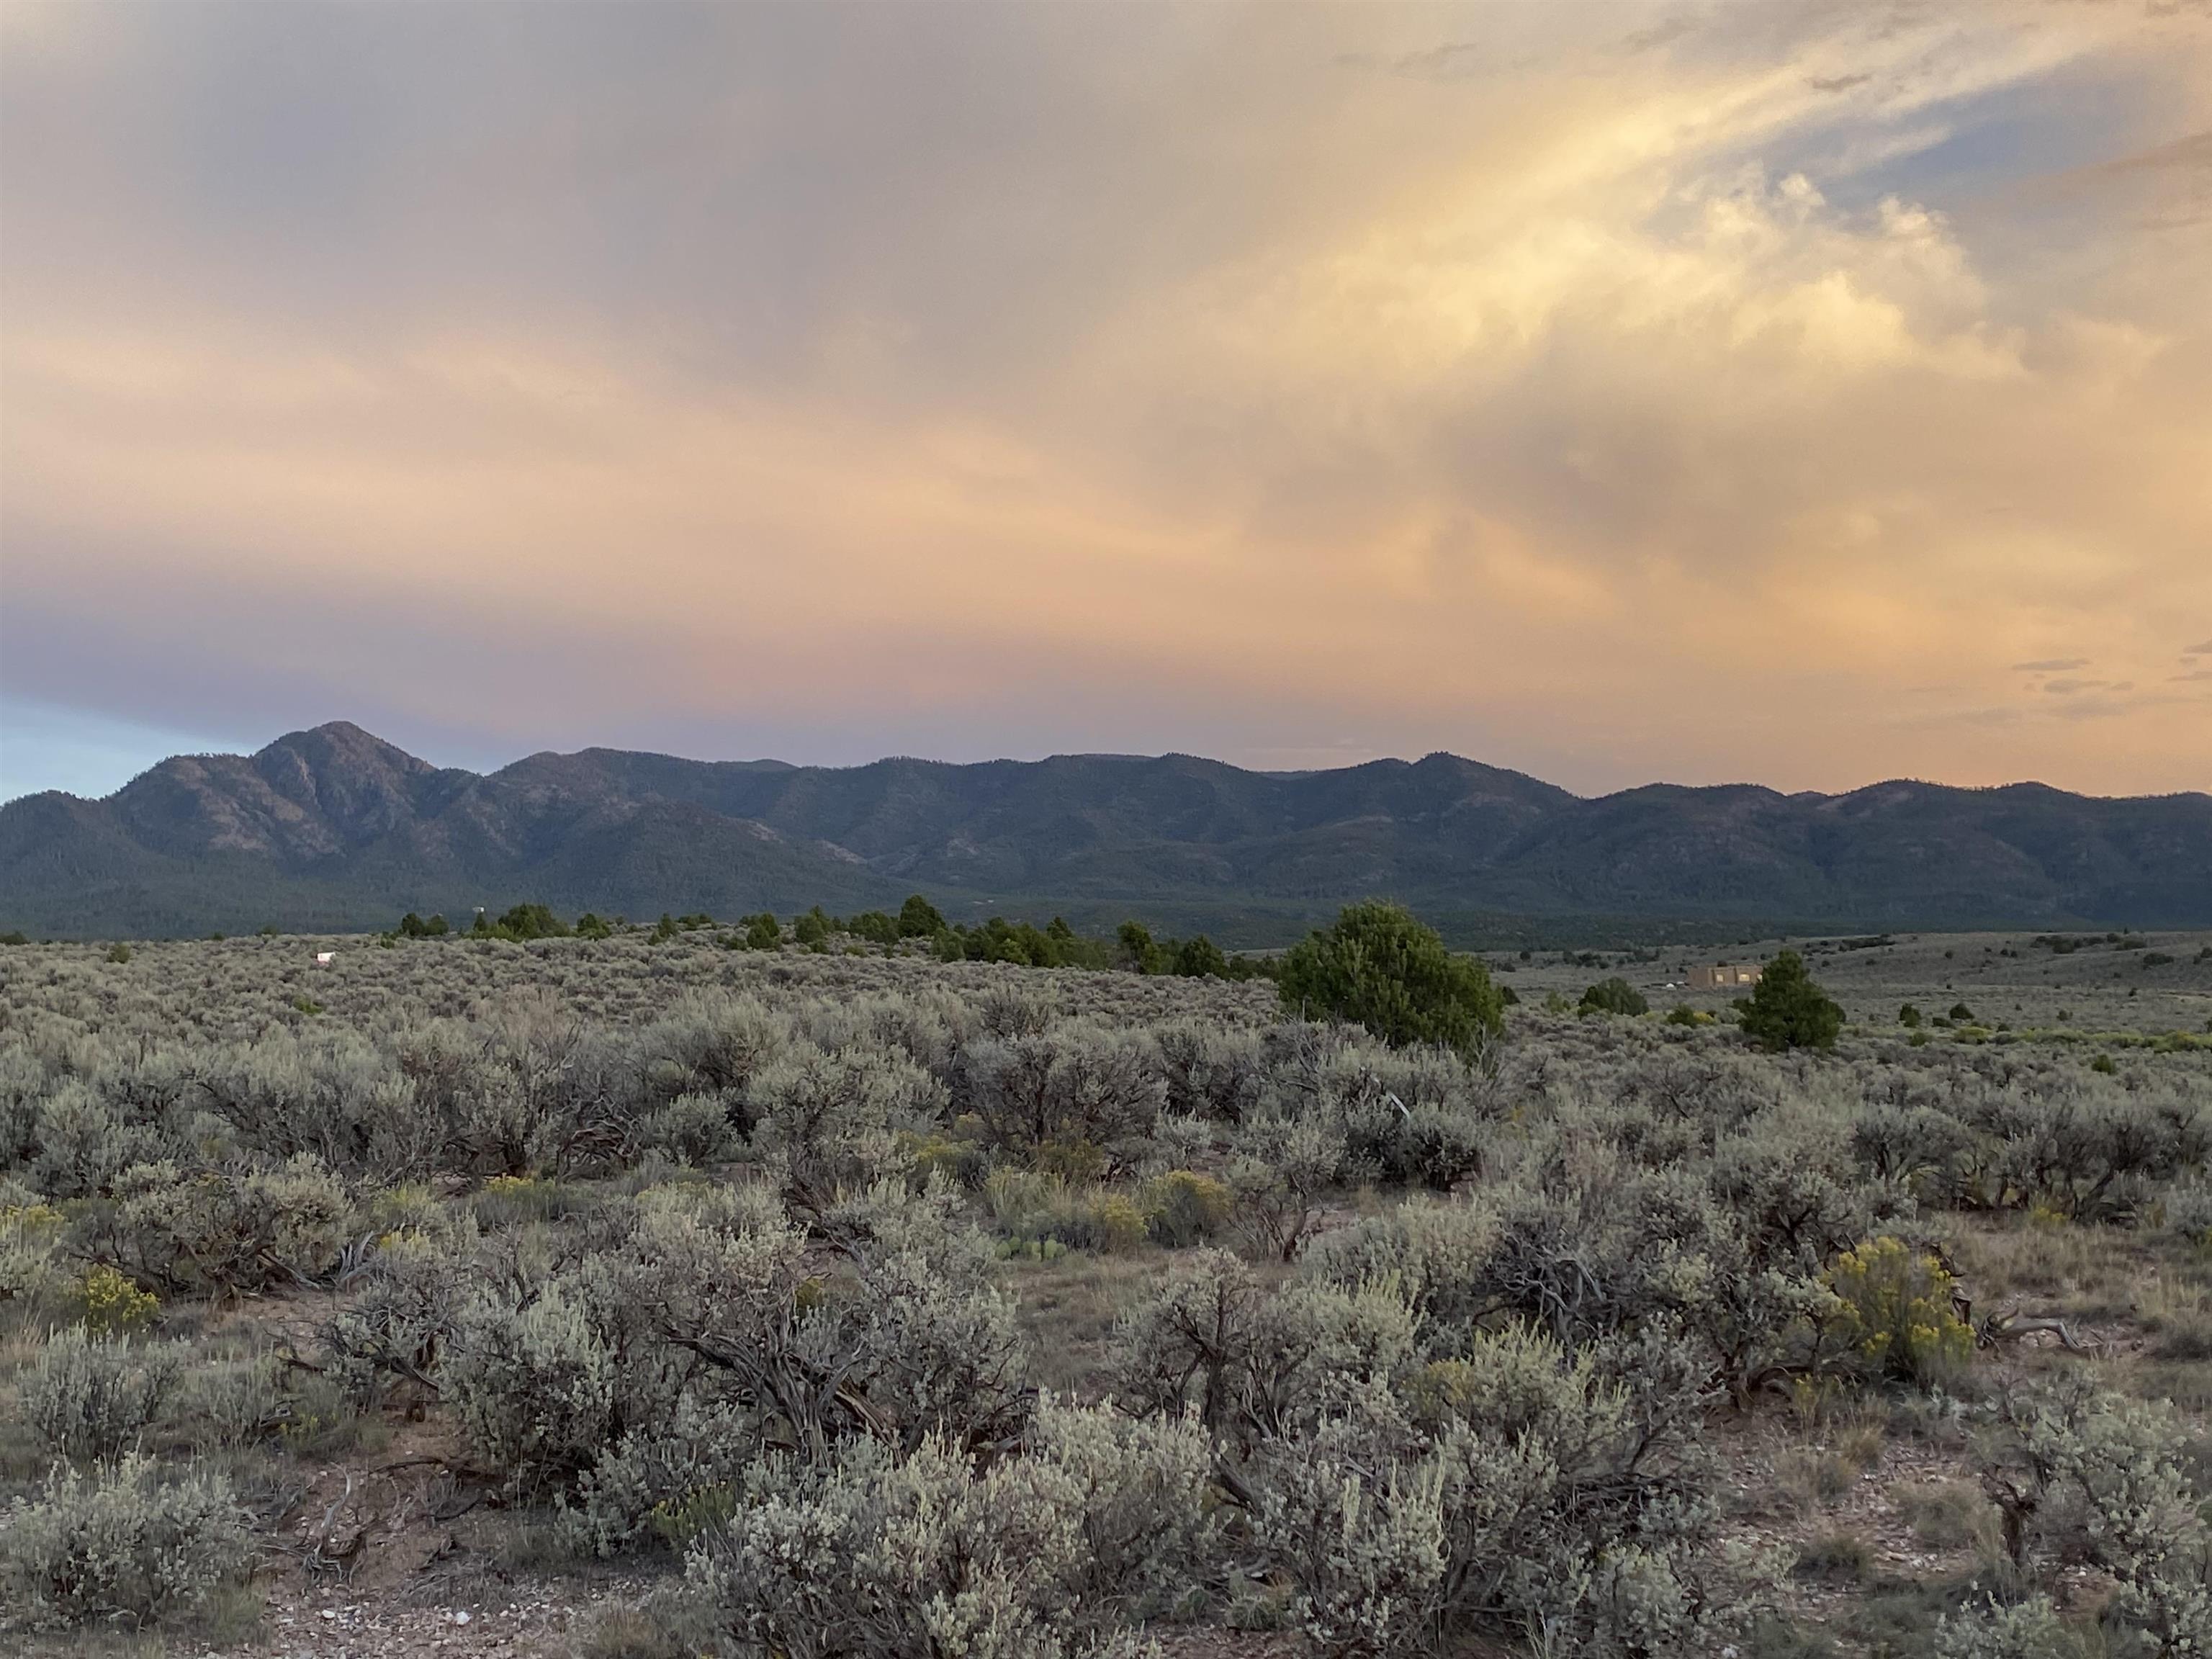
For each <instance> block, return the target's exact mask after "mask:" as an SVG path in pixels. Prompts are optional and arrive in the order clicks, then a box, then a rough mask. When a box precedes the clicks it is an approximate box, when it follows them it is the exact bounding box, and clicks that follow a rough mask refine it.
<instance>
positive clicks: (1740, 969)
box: [1690, 962, 1766, 991]
mask: <svg viewBox="0 0 2212 1659" xmlns="http://www.w3.org/2000/svg"><path fill="white" fill-rule="evenodd" d="M1765 971H1766V970H1765V969H1764V968H1761V967H1760V966H1759V964H1758V963H1755V962H1714V963H1699V964H1698V965H1697V966H1696V967H1694V968H1692V969H1690V988H1691V989H1692V990H1693V991H1725V990H1732V989H1734V988H1735V987H1737V986H1740V985H1756V984H1758V983H1759V975H1761V974H1763V973H1765Z"/></svg>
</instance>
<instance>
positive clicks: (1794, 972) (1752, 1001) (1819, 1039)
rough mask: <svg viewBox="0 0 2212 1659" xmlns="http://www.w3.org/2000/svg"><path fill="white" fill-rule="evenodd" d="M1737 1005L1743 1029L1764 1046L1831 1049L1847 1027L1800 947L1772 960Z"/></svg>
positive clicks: (1840, 1009)
mask: <svg viewBox="0 0 2212 1659" xmlns="http://www.w3.org/2000/svg"><path fill="white" fill-rule="evenodd" d="M1737 1006H1738V1007H1740V1008H1741V1010H1742V1012H1743V1034H1744V1035H1745V1036H1747V1037H1749V1038H1750V1039H1751V1040H1752V1041H1753V1042H1756V1043H1758V1044H1759V1046H1760V1047H1762V1048H1772V1049H1777V1050H1779V1049H1784V1048H1834V1047H1835V1046H1836V1037H1837V1035H1838V1033H1839V1032H1841V1031H1842V1030H1843V1029H1844V1011H1843V1009H1842V1008H1840V1007H1839V1006H1837V1005H1836V1003H1835V1002H1833V1001H1832V1000H1830V998H1829V996H1828V994H1827V993H1826V991H1824V990H1822V989H1821V988H1820V983H1819V981H1816V980H1814V977H1813V976H1812V975H1810V974H1809V973H1808V972H1806V971H1805V958H1804V957H1801V956H1799V955H1798V954H1797V952H1796V951H1783V952H1782V953H1781V954H1780V955H1778V956H1777V957H1775V958H1774V960H1773V961H1771V962H1770V963H1767V964H1766V971H1765V973H1764V974H1762V975H1760V976H1759V983H1758V984H1757V985H1754V986H1753V987H1752V991H1751V994H1750V995H1749V996H1748V997H1746V998H1744V999H1743V1000H1741V1002H1739V1003H1738V1005H1737Z"/></svg>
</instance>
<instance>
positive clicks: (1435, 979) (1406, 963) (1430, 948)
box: [1279, 900, 1505, 1050]
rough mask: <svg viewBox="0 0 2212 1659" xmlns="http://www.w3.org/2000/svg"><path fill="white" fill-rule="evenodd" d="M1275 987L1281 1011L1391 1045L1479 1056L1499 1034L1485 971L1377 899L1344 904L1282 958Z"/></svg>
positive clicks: (1498, 1007) (1498, 1003)
mask: <svg viewBox="0 0 2212 1659" xmlns="http://www.w3.org/2000/svg"><path fill="white" fill-rule="evenodd" d="M1279 984H1280V987H1281V996H1282V1005H1283V1007H1284V1010H1285V1012H1290V1013H1297V1014H1304V1015H1305V1016H1307V1017H1309V1018H1314V1017H1322V1018H1333V1019H1346V1020H1354V1021H1357V1022H1358V1024H1362V1025H1364V1026H1365V1027H1366V1028H1367V1029H1368V1030H1369V1031H1370V1032H1372V1033H1373V1034H1374V1035H1375V1036H1378V1037H1381V1038H1382V1039H1383V1041H1384V1042H1389V1043H1391V1044H1393V1045H1395V1046H1403V1045H1405V1044H1407V1043H1415V1042H1437V1043H1443V1044H1444V1045H1446V1046H1448V1047H1450V1048H1458V1049H1462V1050H1471V1049H1477V1048H1481V1047H1482V1046H1483V1045H1484V1044H1486V1043H1487V1042H1489V1041H1490V1039H1491V1038H1492V1037H1494V1036H1497V1035H1498V1032H1499V1031H1501V1030H1504V1022H1505V1014H1504V1001H1503V1000H1502V999H1501V998H1500V997H1499V996H1498V991H1497V988H1496V987H1494V986H1492V984H1491V982H1490V974H1489V972H1488V970H1487V969H1485V968H1484V967H1483V965H1482V964H1481V963H1480V962H1477V961H1475V960H1474V959H1473V958H1472V957H1458V956H1454V955H1453V954H1452V953H1451V952H1450V951H1447V950H1446V949H1445V948H1444V942H1443V939H1442V938H1441V937H1440V936H1439V935H1438V934H1437V931H1436V929H1434V928H1433V927H1428V926H1426V925H1425V924H1424V923H1423V922H1421V921H1419V919H1418V918H1416V917H1415V916H1414V915H1413V912H1412V911H1410V910H1408V909H1407V908H1405V907H1404V906H1402V905H1398V904H1392V903H1389V902H1385V901H1383V900H1372V901H1370V902H1367V903H1364V904H1352V905H1347V906H1346V907H1345V909H1344V911H1343V913H1342V914H1341V915H1339V916H1338V917H1337V919H1336V925H1335V926H1334V927H1331V928H1329V929H1328V931H1327V932H1326V933H1322V932H1320V931H1318V930H1316V932H1314V933H1309V934H1307V935H1306V937H1305V939H1304V941H1303V942H1301V943H1300V944H1298V945H1296V946H1294V947H1293V948H1292V949H1291V951H1290V953H1289V954H1288V955H1287V956H1286V957H1285V958H1284V959H1283V971H1282V977H1281V979H1280V981H1279Z"/></svg>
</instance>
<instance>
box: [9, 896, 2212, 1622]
mask: <svg viewBox="0 0 2212 1659" xmlns="http://www.w3.org/2000/svg"><path fill="white" fill-rule="evenodd" d="M924 908H925V909H926V908H927V907H926V906H925V907H924ZM528 920H529V919H528V918H527V917H525V918H524V921H528ZM547 920H549V921H550V920H551V919H550V918H548V919H547ZM538 931H541V930H540V929H539V928H538V927H527V926H520V925H518V926H516V927H503V928H488V929H487V930H486V931H485V932H484V933H480V934H477V935H475V936H471V935H470V934H465V933H435V931H434V930H433V929H431V928H430V927H428V926H427V925H426V924H422V923H421V922H420V921H419V920H418V921H417V922H416V926H415V927H412V928H410V929H408V930H406V931H405V933H404V935H403V934H402V933H398V932H395V933H393V934H392V935H386V936H383V937H375V936H358V935H354V936H342V937H331V938H320V939H316V938H307V937H301V936H291V935H285V936H264V937H255V938H251V939H224V940H206V941H198V942H157V943H151V944H143V945H107V944H100V945H78V944H69V945H33V944H15V945H5V946H0V1325H4V1340H0V1487H3V1488H4V1490H0V1497H4V1500H5V1508H4V1511H0V1647H4V1648H5V1650H7V1651H9V1652H11V1653H12V1652H24V1653H32V1654H37V1653H48V1652H51V1653H55V1654H59V1653H78V1652H102V1651H114V1652H130V1653H146V1654H162V1653H175V1654H194V1655H197V1654H202V1653H206V1652H210V1651H222V1652H234V1651H235V1652H240V1653H282V1654H312V1655H338V1654H348V1655H353V1654H358V1655H374V1654H413V1653H422V1654H428V1653H443V1654H455V1655H460V1654H484V1655H489V1654H516V1655H520V1654H547V1655H568V1654H574V1655H580V1656H588V1659H623V1656H627V1659H675V1656H679V1655H696V1654H713V1655H718V1656H720V1655H728V1656H753V1659H768V1656H779V1659H960V1656H966V1659H1082V1656H1107V1655H1115V1656H1120V1655H1130V1656H1133V1655H1138V1654H1143V1653H1147V1652H1155V1651H1157V1652H1159V1653H1161V1654H1164V1655H1170V1656H1193V1659H1195V1656H1217V1655H1218V1656H1246V1655H1249V1656H1261V1655H1267V1656H1285V1659H1288V1656H1328V1659H1364V1656H1376V1659H1380V1656H1386V1655H1419V1656H1447V1655H1467V1656H1486V1659H1505V1656H1529V1659H1561V1656H1569V1655H1575V1656H1583V1655H1587V1656H1605V1659H1613V1656H1619V1659H1636V1656H1662V1655H1684V1656H1689V1655H1714V1656H1735V1659H1819V1656H1845V1655H1862V1656H1894V1659H1922V1656H1925V1659H2064V1656H2073V1659H2147V1656H2160V1659H2183V1656H2197V1659H2201V1656H2203V1655H2205V1654H2206V1653H2208V1652H2212V1553H2208V1552H2209V1551H2212V1543H2208V1532H2207V1525H2206V1519H2205V1504H2206V1500H2207V1498H2208V1495H2212V1458H2208V1442H2207V1440H2206V1437H2205V1434H2206V1429H2207V1426H2208V1422H2212V1180H2208V1176H2207V1171H2206V1168H2205V1165H2206V1160H2207V1157H2208V1154H2212V933H2170V932H2157V931H2151V932H2138V933H2112V932H2106V931H2102V930H2098V931H2087V930H2076V931H2074V932H2069V933H2044V934H2035V933H2019V934H2004V935H1997V934H1955V935H1935V934H1898V935H1894V936H1891V935H1878V936H1868V937H1862V938H1854V939H1791V940H1786V941H1785V940H1779V939H1769V940H1764V941H1744V942H1740V943H1738V944H1735V945H1730V946H1728V947H1725V948H1723V949H1719V950H1714V949H1710V948H1700V949H1699V950H1697V951H1686V950H1684V949H1682V948H1680V947H1676V946H1667V947H1640V948H1626V949H1617V950H1611V951H1577V952H1572V953H1568V952H1562V951H1556V950H1550V951H1537V950H1533V949H1532V950H1529V951H1519V950H1505V951H1487V952H1485V953H1482V954H1480V955H1476V956H1463V955H1462V956H1455V955H1452V954H1450V953H1448V952H1447V951H1444V949H1443V946H1442V945H1441V943H1439V942H1438V941H1437V939H1436V938H1435V936H1434V935H1433V934H1431V933H1427V932H1426V931H1425V929H1423V928H1422V927H1420V926H1419V923H1418V922H1417V921H1414V920H1413V918H1411V917H1410V916H1408V915H1406V914H1405V913H1403V912H1401V911H1396V910H1394V909H1391V908H1387V907H1378V906H1366V907H1355V908H1353V909H1352V910H1350V911H1347V912H1346V915H1345V917H1344V918H1343V919H1342V920H1341V921H1340V922H1339V924H1338V925H1337V927H1335V928H1334V929H1330V930H1326V931H1324V932H1322V933H1317V934H1316V936H1315V937H1314V938H1313V939H1310V940H1309V941H1308V942H1307V944H1306V945H1303V946H1300V947H1299V948H1298V949H1297V951H1291V952H1290V953H1288V954H1286V955H1284V956H1278V957H1267V958H1245V959H1243V960H1238V959H1235V958H1231V957H1224V956H1223V955H1222V953H1220V952H1218V951H1212V949H1211V947H1210V946H1208V947H1206V950H1199V949H1197V948H1196V946H1195V945H1170V943H1168V942H1166V941H1158V940H1151V939H1147V938H1143V937H1137V936H1132V935H1130V934H1129V933H1127V930H1125V931H1124V933H1123V934H1122V935H1121V937H1120V938H1119V939H1116V940H1114V941H1084V940H1080V939H1074V938H1073V935H1072V934H1069V933H1067V932H1066V930H1061V932H1060V934H1057V935H1054V934H1051V933H1049V932H1048V930H1042V929H1039V930H1033V933H1034V935H1035V936H1036V937H1038V938H1046V937H1052V938H1056V939H1059V940H1060V943H1058V944H1055V945H1052V946H1050V947H1046V946H1042V945H1039V946H1036V947H1035V951H1036V953H1037V954H1041V955H1045V956H1056V957H1059V958H1060V959H1066V960H1082V961H1085V962H1089V963H1093V964H1095V965H1091V966H1085V967H1059V968H1042V967H1034V966H1024V965H1018V963H1014V962H1012V961H1006V960H1000V961H978V960H968V959H966V957H968V956H969V955H970V954H971V952H970V951H969V950H968V949H966V948H964V947H963V946H960V945H957V944H956V945H950V946H948V945H946V944H945V939H947V938H948V937H950V936H951V935H949V934H948V933H945V931H943V930H941V929H940V930H939V931H937V932H935V933H930V934H925V935H922V936H918V937H917V936H910V935H908V936H902V933H901V932H900V930H899V929H898V928H897V927H884V926H879V925H877V924H875V923H873V922H864V923H863V924H862V925H860V926H859V927H853V926H848V925H843V924H837V923H835V922H834V921H830V920H829V919H827V918H820V917H818V913H817V920H815V921H812V922H810V923H808V924H807V925H805V926H804V927H799V928H798V929H793V930H787V929H786V928H785V927H783V926H782V925H781V924H780V923H778V922H777V921H775V919H774V918H768V919H766V920H765V921H764V922H763V920H762V919H759V918H749V919H747V920H746V921H744V922H743V923H740V924H739V925H738V926H737V927H730V926H729V925H727V924H717V923H713V922H710V921H708V920H707V919H706V918H703V917H691V918H684V919H681V920H680V921H679V920H676V919H671V920H669V921H665V922H664V923H663V924H662V925H661V926H660V927H656V928H653V929H650V930H647V929H643V928H637V927H623V926H616V925H608V924H598V923H596V922H595V923H594V924H593V925H591V926H588V927H585V928H584V929H582V930H581V931H582V933H583V934H585V935H587V936H574V935H572V936H567V937H544V938H538V939H523V938H519V937H500V936H498V934H499V933H501V932H504V933H532V932H538ZM793 933H796V934H797V935H798V937H796V938H794V937H793V936H792V935H793ZM802 939H803V941H804V942H800V941H801V940H802ZM1028 948H1030V947H1028V946H1024V949H1028ZM323 953H328V959H327V960H326V961H321V962H319V961H318V957H319V955H321V954H323ZM1012 953H1013V952H1012V947H1008V948H1007V950H1006V951H999V950H998V948H997V947H996V946H992V947H989V948H987V949H986V950H984V951H982V952H981V954H986V955H988V954H1000V955H1007V954H1012ZM945 957H961V958H962V959H960V960H945V959H941V958H945ZM1717 962H1729V963H1755V964H1759V965H1761V966H1762V967H1763V968H1764V969H1765V979H1764V980H1763V981H1762V982H1761V984H1760V985H1759V987H1755V988H1753V989H1751V990H1748V991H1745V990H1739V989H1727V990H1700V989H1692V988H1689V984H1688V982H1689V981H1690V979H1691V977H1692V970H1693V969H1696V968H1697V967H1699V966H1700V965H1703V964H1709V963H1717ZM1146 969H1150V970H1152V971H1143V970H1146ZM1231 975H1243V977H1231Z"/></svg>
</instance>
